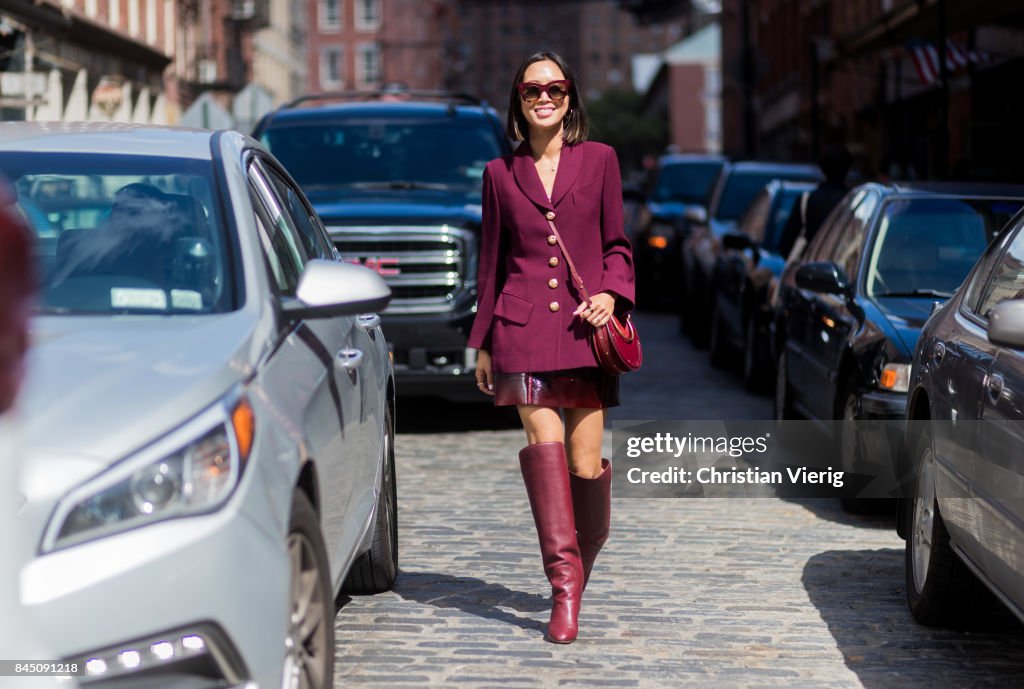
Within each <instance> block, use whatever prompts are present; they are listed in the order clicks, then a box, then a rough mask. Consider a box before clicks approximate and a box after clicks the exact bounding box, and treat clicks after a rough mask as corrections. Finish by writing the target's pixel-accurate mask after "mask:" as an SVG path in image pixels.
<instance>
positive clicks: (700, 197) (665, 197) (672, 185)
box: [651, 160, 722, 203]
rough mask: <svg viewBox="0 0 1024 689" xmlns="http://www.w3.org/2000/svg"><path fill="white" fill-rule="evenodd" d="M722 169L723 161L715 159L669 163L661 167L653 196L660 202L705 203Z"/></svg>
mask: <svg viewBox="0 0 1024 689" xmlns="http://www.w3.org/2000/svg"><path fill="white" fill-rule="evenodd" d="M721 170H722V163H721V162H717V161H713V160H708V161H699V162H698V161H688V162H680V163H669V164H667V165H665V166H664V167H663V168H662V169H661V173H660V174H659V175H658V182H657V183H656V184H655V186H654V192H653V193H652V194H651V197H652V198H653V199H654V200H655V201H658V202H660V203H664V202H666V201H682V202H683V203H704V202H705V201H707V198H708V195H710V194H711V186H712V185H713V184H714V183H715V180H716V179H717V178H718V173H719V172H721Z"/></svg>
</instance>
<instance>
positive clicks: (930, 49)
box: [907, 39, 989, 86]
mask: <svg viewBox="0 0 1024 689" xmlns="http://www.w3.org/2000/svg"><path fill="white" fill-rule="evenodd" d="M907 50H908V51H910V56H911V57H912V58H913V60H914V68H915V69H916V70H917V78H918V79H919V80H920V81H921V83H922V84H924V85H925V86H930V85H931V84H934V83H935V82H936V81H938V80H939V77H940V76H941V69H942V67H941V66H940V65H939V50H938V48H936V47H935V45H934V44H932V43H928V42H926V41H919V40H918V41H911V42H910V43H908V44H907ZM988 60H989V56H988V53H986V52H984V51H980V50H969V49H967V48H966V47H964V46H963V45H962V44H960V43H957V42H956V41H954V40H952V39H947V40H946V69H947V70H949V72H950V73H951V74H952V73H953V72H955V71H956V70H958V69H962V68H964V67H966V66H967V65H968V64H976V65H977V64H982V63H985V62H988Z"/></svg>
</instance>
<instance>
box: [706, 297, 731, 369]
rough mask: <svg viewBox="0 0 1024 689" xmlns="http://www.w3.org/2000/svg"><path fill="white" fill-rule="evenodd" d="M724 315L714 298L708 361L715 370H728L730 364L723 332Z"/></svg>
mask: <svg viewBox="0 0 1024 689" xmlns="http://www.w3.org/2000/svg"><path fill="white" fill-rule="evenodd" d="M723 327H724V326H723V324H722V314H721V312H720V311H719V310H718V302H717V300H715V299H714V298H713V297H712V302H711V333H710V335H709V336H708V359H709V361H710V363H711V365H712V366H713V367H714V368H728V367H729V363H730V358H729V355H730V354H731V352H730V351H729V346H728V343H727V342H726V341H725V334H724V333H723V332H722V329H723Z"/></svg>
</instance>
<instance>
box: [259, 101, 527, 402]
mask: <svg viewBox="0 0 1024 689" xmlns="http://www.w3.org/2000/svg"><path fill="white" fill-rule="evenodd" d="M253 136H254V137H255V138H257V139H259V140H260V141H261V142H262V143H263V144H264V145H265V146H267V148H269V149H270V150H271V151H273V153H274V155H275V156H277V158H278V159H279V160H280V161H281V162H282V163H284V165H285V167H287V169H288V171H289V172H290V173H291V174H292V176H293V177H294V178H295V179H296V181H298V183H299V184H300V185H301V186H302V188H303V190H304V191H305V192H306V195H307V196H308V197H309V199H310V201H311V202H312V203H313V205H314V207H315V209H316V211H317V213H318V214H319V215H320V217H321V218H322V219H323V221H324V224H325V225H326V226H327V229H328V230H329V231H330V233H331V237H332V239H333V240H334V242H335V244H336V245H337V247H338V250H339V251H340V252H341V254H342V256H343V257H345V258H346V259H347V260H350V261H352V262H359V263H363V264H365V265H367V266H369V267H371V268H374V269H375V270H377V272H379V273H380V274H381V276H383V277H384V279H385V280H386V281H387V283H388V285H389V286H390V287H391V290H392V293H393V294H394V299H392V301H391V306H389V307H388V309H387V311H385V313H384V316H383V318H384V325H385V328H386V330H385V332H386V333H387V337H388V340H389V342H390V343H391V346H392V349H393V356H394V366H395V374H396V377H397V379H398V385H399V392H401V393H402V394H406V395H410V394H412V395H419V394H423V395H439V396H442V397H447V398H449V399H455V400H458V399H477V398H478V397H479V393H478V392H477V389H476V386H475V385H473V370H474V368H475V365H476V352H475V350H469V349H467V348H466V339H467V337H468V334H469V330H470V328H471V327H472V325H473V316H474V314H475V312H476V271H477V252H478V250H479V239H480V220H481V209H480V202H481V189H482V176H483V171H484V166H485V165H486V164H487V162H488V161H489V160H491V159H493V158H496V157H499V156H501V155H504V154H506V153H508V152H510V151H511V147H510V145H509V142H508V139H507V138H506V137H505V135H504V130H503V127H502V124H501V122H500V121H499V119H498V116H497V113H496V112H495V111H494V110H493V109H492V108H489V107H488V106H487V105H486V103H484V102H482V101H479V100H476V99H474V98H472V97H470V96H465V95H461V94H449V93H442V92H425V91H398V92H395V91H387V92H380V93H367V92H353V93H348V92H346V93H324V94H316V95H311V96H303V97H302V98H299V99H297V100H295V101H292V102H291V103H288V104H287V105H284V106H282V107H281V108H279V109H277V110H275V111H274V112H271V113H269V114H268V115H266V116H265V117H264V118H263V119H262V120H261V121H260V123H259V124H258V125H257V126H256V130H255V131H254V132H253Z"/></svg>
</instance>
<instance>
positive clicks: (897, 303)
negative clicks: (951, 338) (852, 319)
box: [869, 297, 941, 357]
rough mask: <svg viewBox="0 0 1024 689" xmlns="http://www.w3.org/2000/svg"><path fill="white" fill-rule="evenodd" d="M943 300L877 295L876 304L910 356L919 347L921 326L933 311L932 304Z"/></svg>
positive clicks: (873, 302) (874, 301) (872, 301)
mask: <svg viewBox="0 0 1024 689" xmlns="http://www.w3.org/2000/svg"><path fill="white" fill-rule="evenodd" d="M936 301H941V300H939V299H936V298H935V297H876V298H874V299H873V300H870V302H869V303H871V304H873V305H875V306H876V307H877V309H878V312H879V314H880V315H881V316H882V317H883V318H884V320H885V322H886V323H887V324H888V326H889V328H891V329H892V331H893V334H894V335H895V336H896V337H897V338H899V341H900V344H901V345H903V348H904V350H905V352H906V354H907V356H908V357H909V356H910V355H912V353H913V352H914V348H915V347H917V338H918V337H920V336H921V328H923V327H924V323H925V321H927V320H928V316H930V315H931V313H932V304H934V303H935V302H936Z"/></svg>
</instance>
